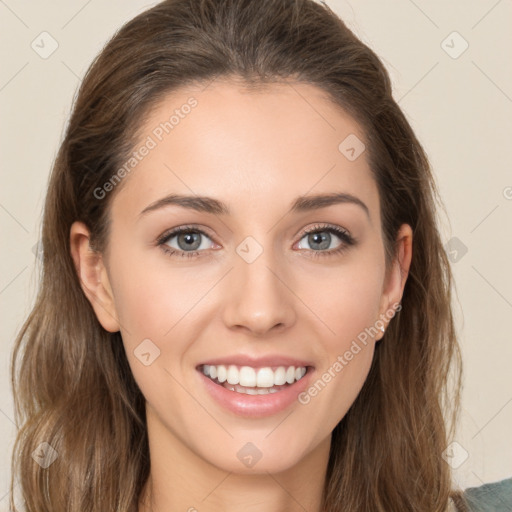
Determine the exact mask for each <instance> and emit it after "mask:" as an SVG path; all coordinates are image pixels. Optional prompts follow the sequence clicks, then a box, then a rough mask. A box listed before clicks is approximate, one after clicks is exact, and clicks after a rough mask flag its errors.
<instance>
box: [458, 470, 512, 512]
mask: <svg viewBox="0 0 512 512" xmlns="http://www.w3.org/2000/svg"><path fill="white" fill-rule="evenodd" d="M464 497H465V498H466V500H467V501H468V504H469V506H470V509H471V512H512V478H507V479H505V480H501V481H499V482H493V483H490V484H484V485H481V486H479V487H469V488H467V489H465V491H464Z"/></svg>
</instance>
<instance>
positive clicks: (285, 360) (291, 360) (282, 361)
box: [198, 354, 313, 368]
mask: <svg viewBox="0 0 512 512" xmlns="http://www.w3.org/2000/svg"><path fill="white" fill-rule="evenodd" d="M205 364H207V365H210V366H218V365H221V364H223V365H231V364H232V365H235V366H252V367H253V368H262V367H265V366H295V368H298V367H302V366H313V365H312V364H311V362H309V361H305V360H301V359H297V358H295V357H288V356H285V355H279V354H274V355H267V356H262V357H253V356H249V355H244V354H233V355H230V356H224V357H216V358H214V359H208V360H207V361H203V362H202V363H200V364H199V365H198V366H202V365H205Z"/></svg>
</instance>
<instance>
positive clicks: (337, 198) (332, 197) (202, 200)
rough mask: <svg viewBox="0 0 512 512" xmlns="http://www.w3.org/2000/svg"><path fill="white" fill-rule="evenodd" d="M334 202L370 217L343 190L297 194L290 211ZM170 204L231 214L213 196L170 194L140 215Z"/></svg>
mask: <svg viewBox="0 0 512 512" xmlns="http://www.w3.org/2000/svg"><path fill="white" fill-rule="evenodd" d="M336 204H355V205H357V206H359V207H361V208H362V209H363V210H364V212H365V213H366V215H367V217H368V218H369V219H370V211H369V210H368V207H367V206H366V204H365V203H363V201H361V199H359V198H358V197H356V196H354V195H352V194H348V193H345V192H333V193H331V194H317V195H310V196H299V197H297V198H296V199H295V200H294V201H293V203H292V205H291V207H290V211H291V212H292V213H301V212H307V211H312V210H318V209H320V208H326V207H328V206H332V205H336ZM171 205H174V206H181V207H182V208H188V209H190V210H196V211H198V212H204V213H211V214H214V215H231V211H230V209H229V207H228V206H227V205H226V204H225V203H223V202H222V201H219V200H218V199H214V198H213V197H207V196H187V195H181V194H170V195H168V196H166V197H163V198H161V199H158V200H157V201H155V202H154V203H151V204H150V205H149V206H147V207H146V208H144V210H142V212H141V213H140V216H142V215H145V214H147V213H149V212H152V211H155V210H159V209H160V208H165V207H166V206H171Z"/></svg>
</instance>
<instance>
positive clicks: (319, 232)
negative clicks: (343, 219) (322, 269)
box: [299, 225, 356, 257]
mask: <svg viewBox="0 0 512 512" xmlns="http://www.w3.org/2000/svg"><path fill="white" fill-rule="evenodd" d="M333 234H334V235H335V238H338V239H339V240H341V243H340V244H339V245H338V246H336V247H335V248H331V249H332V250H328V251H326V250H324V249H329V247H330V246H331V243H332V242H333V237H332V235H333ZM302 240H306V242H307V244H309V246H310V247H312V249H311V250H310V252H312V256H314V257H318V256H334V255H336V254H340V253H341V252H343V251H345V250H347V249H348V248H349V247H350V246H351V245H355V243H356V240H355V238H354V237H352V236H351V235H350V234H349V233H348V232H347V231H345V230H344V229H342V228H339V227H337V226H331V225H316V226H313V227H312V228H310V229H308V230H307V231H306V232H305V233H304V235H303V237H302V238H301V239H300V241H299V245H300V244H301V242H302ZM299 249H303V247H299Z"/></svg>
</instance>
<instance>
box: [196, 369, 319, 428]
mask: <svg viewBox="0 0 512 512" xmlns="http://www.w3.org/2000/svg"><path fill="white" fill-rule="evenodd" d="M198 373H199V376H200V377H201V380H202V381H203V383H204V386H205V388H206V390H207V391H208V393H209V394H210V395H211V396H212V398H213V399H214V400H215V401H216V402H217V403H219V404H220V405H221V406H222V407H224V408H225V409H228V410H229V411H231V412H233V413H235V414H236V415H238V416H245V417H247V418H262V417H265V416H272V415H273V414H276V413H278V412H281V411H284V410H285V409H286V408H288V407H290V405H291V404H293V403H294V402H297V403H298V400H297V396H298V395H299V394H300V393H302V392H303V391H304V390H305V389H306V388H307V387H308V384H309V381H310V379H311V374H312V373H313V368H311V367H308V369H307V372H306V373H305V374H304V377H302V378H301V379H300V380H298V381H295V382H294V383H293V384H291V385H290V386H287V387H286V388H283V389H282V390H281V391H278V392H277V393H268V394H266V395H247V394H246V393H237V392H236V391H231V390H229V389H226V388H225V387H224V386H221V385H219V384H216V383H215V382H213V380H212V379H210V378H208V377H206V375H204V374H203V372H202V371H201V370H198Z"/></svg>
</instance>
